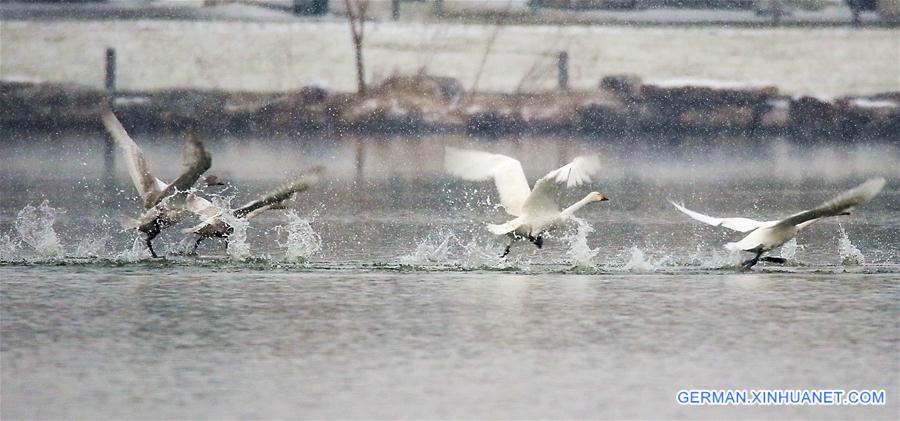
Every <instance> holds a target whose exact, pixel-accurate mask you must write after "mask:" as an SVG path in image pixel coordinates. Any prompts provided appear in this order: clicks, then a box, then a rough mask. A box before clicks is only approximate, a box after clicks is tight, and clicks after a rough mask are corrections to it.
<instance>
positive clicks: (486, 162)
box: [444, 147, 608, 257]
mask: <svg viewBox="0 0 900 421" xmlns="http://www.w3.org/2000/svg"><path fill="white" fill-rule="evenodd" d="M445 152H446V153H445V155H444V167H445V169H446V170H447V172H449V173H450V174H453V175H455V176H457V177H460V178H462V179H464V180H470V181H485V180H490V179H493V180H494V184H495V185H496V186H497V192H498V193H500V203H501V204H502V205H503V208H504V209H505V210H506V213H508V214H510V215H512V216H515V217H516V218H515V219H512V220H510V221H508V222H506V223H503V224H499V225H494V224H488V225H487V228H488V230H490V231H491V232H492V233H494V234H496V235H508V236H509V237H510V238H511V240H510V242H509V244H507V246H506V249H505V250H504V251H503V255H502V256H501V257H505V256H506V255H507V254H509V249H510V247H511V246H512V244H513V243H514V242H515V241H517V240H519V239H521V238H526V239H528V240H529V241H531V242H532V243H534V245H535V246H537V247H538V248H541V247H542V246H543V242H544V240H543V237H542V236H541V235H542V234H543V233H545V232H547V231H551V230H554V229H556V228H559V227H560V226H561V225H563V224H564V223H566V222H567V221H568V220H569V218H571V217H572V215H573V214H574V213H575V212H576V211H577V210H579V209H581V208H582V207H583V206H584V205H586V204H588V203H591V202H598V201H603V200H608V199H607V197H606V196H604V195H603V194H602V193H600V192H591V193H590V194H588V195H587V196H585V197H584V199H581V200H579V201H578V202H576V203H575V204H573V205H571V206H569V207H568V208H566V209H564V210H562V211H560V209H559V208H560V206H559V196H560V193H561V186H562V185H565V187H567V188H570V187H577V186H580V185H581V184H584V183H589V182H591V179H592V178H593V177H595V176H596V175H597V173H598V172H599V170H600V158H599V157H597V156H596V155H585V156H579V157H577V158H575V159H574V160H573V161H572V162H570V163H568V164H566V165H564V166H562V167H561V168H558V169H555V170H553V171H550V172H549V173H547V175H545V176H543V177H541V179H539V180H538V181H536V182H535V183H534V189H530V188H528V179H527V178H526V177H525V172H524V171H523V170H522V164H521V163H519V161H518V160H516V159H515V158H511V157H508V156H506V155H500V154H493V153H489V152H482V151H475V150H464V149H456V148H451V147H447V148H446V150H445Z"/></svg>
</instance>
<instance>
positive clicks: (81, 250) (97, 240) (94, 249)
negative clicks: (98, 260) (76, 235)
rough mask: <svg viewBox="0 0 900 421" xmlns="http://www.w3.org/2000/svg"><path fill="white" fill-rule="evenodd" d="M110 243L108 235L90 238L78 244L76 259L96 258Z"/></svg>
mask: <svg viewBox="0 0 900 421" xmlns="http://www.w3.org/2000/svg"><path fill="white" fill-rule="evenodd" d="M108 241H109V236H108V235H101V236H99V237H93V236H88V237H86V238H84V239H82V240H81V241H79V242H78V245H77V246H75V257H96V256H99V255H100V254H101V252H102V251H103V250H104V249H105V248H106V243H107V242H108Z"/></svg>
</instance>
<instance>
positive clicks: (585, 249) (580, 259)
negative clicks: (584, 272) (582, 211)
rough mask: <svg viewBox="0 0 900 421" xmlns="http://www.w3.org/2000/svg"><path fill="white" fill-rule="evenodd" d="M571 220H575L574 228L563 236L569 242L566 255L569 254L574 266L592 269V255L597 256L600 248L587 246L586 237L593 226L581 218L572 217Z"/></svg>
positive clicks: (592, 229)
mask: <svg viewBox="0 0 900 421" xmlns="http://www.w3.org/2000/svg"><path fill="white" fill-rule="evenodd" d="M572 221H574V222H575V230H574V231H571V232H569V233H568V234H567V235H566V237H565V239H566V241H567V242H568V243H569V249H568V250H566V255H568V256H569V259H570V260H571V261H572V263H573V264H574V265H575V267H576V268H582V269H593V268H594V267H595V266H594V262H593V261H594V257H595V256H597V253H598V252H599V251H600V249H599V248H596V249H592V248H591V247H590V246H588V243H587V237H588V235H589V234H590V233H592V232H594V227H592V226H590V224H588V223H587V221H585V220H583V219H581V218H572Z"/></svg>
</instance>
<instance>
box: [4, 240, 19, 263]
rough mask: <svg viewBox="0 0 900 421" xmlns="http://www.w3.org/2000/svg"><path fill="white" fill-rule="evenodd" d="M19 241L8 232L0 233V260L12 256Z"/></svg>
mask: <svg viewBox="0 0 900 421" xmlns="http://www.w3.org/2000/svg"><path fill="white" fill-rule="evenodd" d="M19 246H20V242H19V240H16V239H15V238H13V237H11V236H10V235H9V234H3V235H0V260H6V259H11V258H13V257H14V256H15V255H16V254H17V253H18V251H19Z"/></svg>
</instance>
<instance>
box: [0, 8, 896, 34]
mask: <svg viewBox="0 0 900 421" xmlns="http://www.w3.org/2000/svg"><path fill="white" fill-rule="evenodd" d="M385 3H387V2H385ZM404 7H406V8H411V10H408V12H407V13H405V14H401V19H400V22H421V23H445V24H447V23H452V24H475V25H485V24H486V25H494V24H498V23H499V24H501V25H503V24H509V23H510V22H513V23H514V24H515V25H520V26H528V25H564V26H570V25H576V26H631V27H736V28H758V29H771V28H784V27H812V28H828V27H834V28H849V27H853V25H852V22H851V15H850V13H849V9H848V10H843V8H834V7H832V8H827V9H825V10H822V11H797V13H796V14H793V15H791V14H789V15H786V16H785V17H784V18H783V19H781V20H780V22H778V23H774V22H773V20H772V19H771V18H770V17H767V16H760V15H756V14H754V13H753V12H752V11H747V10H738V11H735V10H731V9H649V10H642V11H622V10H591V11H564V10H559V9H541V11H540V12H538V13H531V12H529V11H528V10H527V9H522V8H515V9H511V10H502V9H496V8H478V7H472V8H469V9H464V8H459V7H456V8H450V9H448V10H447V11H446V12H445V13H444V14H443V16H442V17H436V16H434V15H433V14H431V13H430V11H429V10H427V9H426V7H427V5H412V4H410V5H404ZM382 8H383V7H382ZM373 15H374V16H373V17H372V19H373V21H375V22H379V23H381V24H390V23H391V22H392V21H391V19H390V17H389V15H386V13H384V11H381V12H380V13H379V12H377V11H376V12H374V13H373ZM146 19H150V20H175V21H240V22H295V23H297V22H333V21H340V22H343V21H344V20H345V18H344V16H343V15H341V14H339V13H335V12H332V13H328V14H326V15H323V16H316V17H312V16H300V15H295V14H293V13H291V12H290V7H286V6H285V7H276V6H274V5H270V4H257V5H249V4H244V3H240V4H226V5H221V6H215V7H201V6H196V5H194V6H172V5H154V4H152V3H151V4H118V3H87V4H65V5H61V4H45V3H19V2H10V3H0V21H108V20H146ZM856 27H857V28H900V22H898V21H891V20H888V19H884V18H882V17H880V16H878V15H876V14H874V13H864V14H863V15H862V16H861V20H860V22H859V24H858V26H856Z"/></svg>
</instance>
